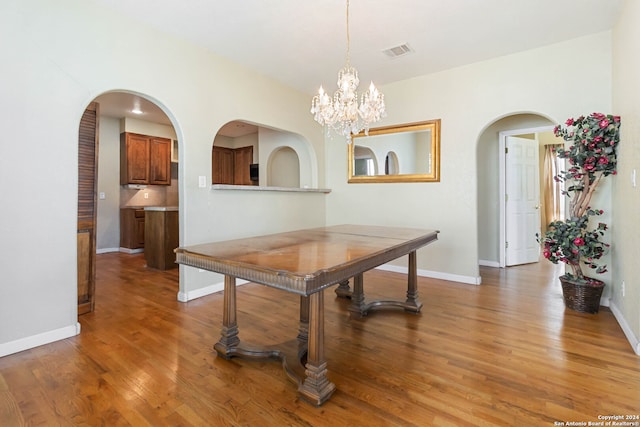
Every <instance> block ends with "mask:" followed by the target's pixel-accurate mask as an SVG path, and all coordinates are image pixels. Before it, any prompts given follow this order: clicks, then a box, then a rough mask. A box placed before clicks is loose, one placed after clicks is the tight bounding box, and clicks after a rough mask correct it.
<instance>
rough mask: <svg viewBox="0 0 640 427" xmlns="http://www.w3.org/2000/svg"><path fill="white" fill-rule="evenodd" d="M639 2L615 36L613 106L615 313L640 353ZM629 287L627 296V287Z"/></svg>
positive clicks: (631, 2)
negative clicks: (616, 126) (616, 134)
mask: <svg viewBox="0 0 640 427" xmlns="http://www.w3.org/2000/svg"><path fill="white" fill-rule="evenodd" d="M638 22H640V2H638V1H636V0H626V1H625V2H624V5H623V9H622V12H621V13H620V18H619V21H618V23H617V24H616V26H615V28H614V31H613V81H614V84H613V107H614V112H615V114H619V115H620V116H621V117H622V126H621V141H620V149H619V165H618V166H619V167H618V176H617V177H616V178H615V179H614V180H612V181H613V183H614V184H613V188H614V191H613V213H614V215H613V219H614V221H613V225H612V227H611V231H612V233H613V247H612V259H613V262H612V263H611V267H612V276H613V280H612V283H611V285H612V287H613V292H612V303H611V309H612V310H613V312H614V314H616V317H617V318H618V320H619V322H620V323H621V325H622V326H623V329H624V330H625V333H626V334H627V337H628V338H629V340H630V341H631V343H632V345H633V346H634V348H635V351H636V353H638V354H640V344H639V342H638V340H639V339H640V263H639V262H638V260H640V245H638V242H640V222H639V221H640V186H636V187H633V186H632V182H631V175H632V173H633V171H634V170H636V171H637V172H636V173H638V174H639V176H638V180H637V181H638V184H639V185H640V26H638ZM623 281H624V283H625V292H624V296H623V295H622V282H623Z"/></svg>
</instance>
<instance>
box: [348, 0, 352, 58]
mask: <svg viewBox="0 0 640 427" xmlns="http://www.w3.org/2000/svg"><path fill="white" fill-rule="evenodd" d="M350 66H351V37H350V35H349V0H347V68H348V67H350Z"/></svg>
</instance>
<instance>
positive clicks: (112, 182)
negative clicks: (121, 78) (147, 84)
mask: <svg viewBox="0 0 640 427" xmlns="http://www.w3.org/2000/svg"><path fill="white" fill-rule="evenodd" d="M91 105H97V110H96V111H97V113H96V118H97V120H98V125H97V144H96V150H95V159H96V165H97V173H96V171H95V169H94V170H92V171H91V173H93V174H94V177H93V187H91V188H89V189H88V190H89V194H90V195H91V194H92V195H93V198H94V209H95V212H93V218H92V221H93V224H92V229H93V230H94V241H93V243H92V250H91V251H90V252H89V254H88V255H90V256H91V258H89V259H86V258H85V257H84V255H85V253H84V252H86V251H81V246H80V234H79V250H78V271H79V275H80V272H81V271H82V272H84V273H86V270H87V264H86V263H90V265H89V267H88V269H89V271H90V273H91V276H88V279H87V280H88V281H89V284H88V285H87V284H86V283H82V284H81V281H80V278H79V281H78V296H79V303H80V296H83V298H84V295H83V294H82V293H84V292H86V289H89V290H90V292H91V289H92V288H93V287H94V286H95V256H96V254H101V253H107V252H128V253H137V252H142V250H143V249H142V247H143V246H144V221H145V218H144V216H145V212H144V208H145V207H152V206H153V207H163V208H166V210H167V211H168V210H169V208H170V211H171V212H172V213H171V215H172V216H173V217H174V219H175V223H176V227H177V228H178V229H179V219H178V218H179V213H178V212H179V211H178V206H179V184H178V177H179V161H178V160H179V155H178V147H179V144H178V140H179V138H178V136H177V132H176V128H174V125H173V123H174V120H172V119H171V118H169V116H168V115H167V114H166V113H165V110H164V107H162V106H161V104H160V103H158V102H157V101H155V100H153V99H152V98H151V97H149V96H147V95H143V94H140V93H136V92H125V91H111V92H105V93H103V94H101V95H99V96H97V97H96V98H95V99H94V100H93V101H92V103H91ZM126 133H132V134H137V135H147V136H149V137H152V138H153V144H154V146H158V147H159V146H160V145H161V144H159V141H161V140H162V150H160V149H157V150H155V151H153V157H154V158H155V157H156V156H157V159H158V160H157V162H156V163H154V165H155V166H153V167H152V170H151V173H152V175H153V173H154V172H158V173H162V174H163V177H162V179H163V180H164V181H162V182H161V185H160V181H154V182H149V183H141V184H129V183H125V182H124V181H122V179H123V177H122V175H123V174H122V173H119V171H120V170H121V144H123V142H121V140H122V141H124V140H123V139H121V138H122V137H121V135H124V134H126ZM81 140H82V127H81V131H80V134H79V147H81V146H82V142H81ZM150 150H152V149H151V148H150ZM158 165H163V166H162V167H160V166H158ZM85 166H86V165H83V162H82V159H81V160H80V164H79V182H80V183H81V180H80V175H81V171H82V169H83V167H85ZM85 169H86V167H85ZM155 169H157V171H156V170H155ZM83 173H84V174H87V173H88V171H87V170H85V171H84V172H83ZM125 175H126V174H125ZM79 197H81V191H80V188H79ZM79 200H80V199H79ZM127 210H130V211H131V212H134V211H137V212H135V213H132V219H131V224H130V225H131V227H133V231H132V232H133V233H135V236H134V237H132V238H131V239H130V240H129V239H125V238H123V227H125V226H126V225H127V224H129V222H127V220H123V218H125V212H126V211H127ZM79 213H80V210H79ZM79 218H80V216H79ZM126 218H128V217H126ZM89 220H91V218H89ZM79 225H80V223H79ZM79 231H80V228H79ZM177 234H178V233H177ZM124 240H126V241H127V242H128V243H124ZM131 242H137V243H138V246H137V247H136V246H135V245H134V246H132V244H131ZM176 245H177V244H176ZM127 246H131V247H127ZM82 247H83V248H86V244H83V246H82ZM143 261H144V260H143ZM171 267H173V266H171ZM91 270H93V271H92V272H91ZM81 287H82V288H81ZM88 298H89V299H90V300H91V307H92V308H93V300H94V297H93V295H89V296H88ZM83 311H84V312H87V311H86V310H83ZM83 311H80V310H79V314H82V312H83ZM89 311H90V310H89Z"/></svg>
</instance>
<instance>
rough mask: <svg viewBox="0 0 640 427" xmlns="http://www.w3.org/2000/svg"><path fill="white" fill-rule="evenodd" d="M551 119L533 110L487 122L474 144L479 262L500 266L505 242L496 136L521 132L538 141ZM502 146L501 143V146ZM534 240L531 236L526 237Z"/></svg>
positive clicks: (501, 167)
mask: <svg viewBox="0 0 640 427" xmlns="http://www.w3.org/2000/svg"><path fill="white" fill-rule="evenodd" d="M553 126H554V122H553V121H551V120H550V119H549V118H547V117H545V116H543V115H540V114H535V113H521V114H512V115H508V116H505V117H502V118H500V119H497V120H495V121H494V122H492V123H490V124H489V125H488V126H487V127H486V128H485V130H484V131H483V132H482V133H481V134H480V136H479V138H478V145H477V170H478V183H477V186H478V257H479V263H480V265H485V266H490V267H504V266H505V265H506V263H505V249H506V245H507V238H506V231H505V212H504V209H505V208H504V203H505V199H506V195H505V188H506V184H505V179H506V178H505V176H504V167H505V166H504V156H505V153H504V148H502V150H501V148H500V135H501V133H502V134H503V135H506V134H511V135H525V136H527V137H531V138H536V139H538V140H540V138H539V136H538V135H539V134H541V133H550V132H551V131H552V129H553ZM503 147H504V146H503ZM530 238H531V239H533V240H535V235H534V236H530Z"/></svg>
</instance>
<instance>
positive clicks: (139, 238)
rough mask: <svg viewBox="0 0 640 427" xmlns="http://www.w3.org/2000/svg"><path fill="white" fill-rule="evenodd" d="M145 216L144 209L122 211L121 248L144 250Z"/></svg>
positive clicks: (123, 209) (125, 209)
mask: <svg viewBox="0 0 640 427" xmlns="http://www.w3.org/2000/svg"><path fill="white" fill-rule="evenodd" d="M144 222H145V215H144V209H143V208H122V209H120V247H121V248H126V249H131V250H136V249H138V250H136V251H135V252H141V251H140V249H143V248H144V227H145V224H144Z"/></svg>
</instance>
